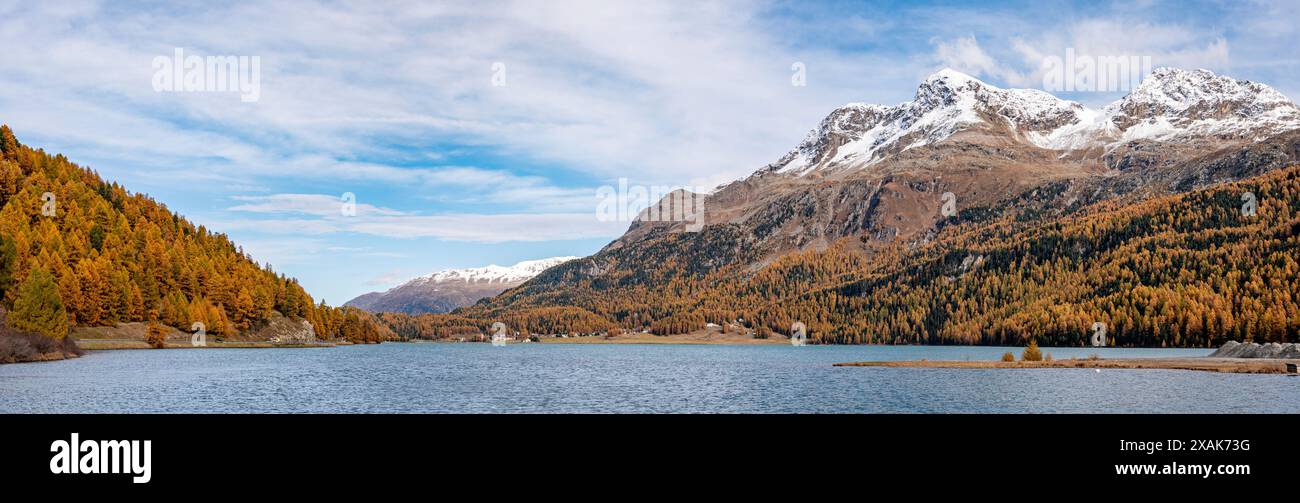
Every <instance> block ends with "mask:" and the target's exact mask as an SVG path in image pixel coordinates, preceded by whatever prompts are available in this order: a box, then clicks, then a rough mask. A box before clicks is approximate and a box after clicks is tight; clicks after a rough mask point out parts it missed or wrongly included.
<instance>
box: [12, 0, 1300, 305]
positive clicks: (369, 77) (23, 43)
mask: <svg viewBox="0 0 1300 503" xmlns="http://www.w3.org/2000/svg"><path fill="white" fill-rule="evenodd" d="M373 4H375V2H313V1H285V2H274V3H269V2H268V3H240V4H238V5H231V6H227V5H217V4H213V3H211V2H194V3H190V4H180V5H171V4H161V3H154V2H147V3H146V2H141V3H131V2H102V3H101V2H94V1H76V0H72V1H59V2H18V1H8V0H0V47H4V55H5V56H4V64H3V67H4V71H2V72H0V122H4V123H7V124H9V125H11V126H12V127H13V128H14V130H15V132H16V133H17V134H18V136H19V138H20V139H21V140H22V141H24V142H25V143H27V144H29V145H33V146H37V147H41V148H45V149H47V150H50V151H54V152H61V153H64V154H66V155H68V156H69V157H70V158H71V159H73V160H74V161H77V162H79V163H81V164H83V165H88V166H90V167H92V168H94V169H96V170H98V171H99V172H100V174H102V175H103V176H105V177H106V178H108V179H111V180H115V181H118V182H120V183H122V184H124V185H125V186H126V187H128V188H129V189H131V190H134V191H139V192H145V193H148V194H150V195H152V196H154V197H155V198H157V199H158V200H160V201H162V202H164V203H166V204H167V205H168V206H169V207H170V208H171V209H173V210H176V211H178V212H180V213H181V214H183V215H185V216H186V217H188V218H190V219H191V220H193V221H195V222H197V223H199V224H203V225H206V226H208V227H209V228H212V229H214V230H217V231H220V232H226V233H228V234H229V235H230V236H231V237H232V238H233V239H234V240H235V241H236V242H237V243H239V244H241V245H243V246H244V248H245V249H246V250H248V251H249V252H250V253H251V254H252V255H253V256H254V257H255V258H256V259H258V260H259V261H263V262H269V263H271V264H272V265H273V266H274V267H275V268H276V269H277V270H278V271H282V272H285V273H288V274H290V275H293V276H296V277H298V278H300V279H301V280H302V282H303V284H304V286H306V287H307V289H308V291H310V292H311V293H312V294H313V295H315V296H317V297H318V298H322V297H323V298H324V299H325V300H327V301H328V302H330V303H331V304H340V303H342V302H344V301H346V300H348V299H350V298H352V297H354V296H356V295H358V294H361V293H364V292H367V291H372V290H382V289H385V288H388V287H391V286H393V285H395V284H397V283H400V282H401V281H403V280H405V279H409V278H411V277H414V276H418V275H422V274H426V273H428V272H431V271H433V270H436V269H441V268H447V267H474V266H482V265H487V264H490V263H496V264H501V265H505V264H510V263H514V262H516V261H519V260H526V259H533V258H541V257H548V256H556V255H586V254H590V253H592V252H594V251H596V250H598V249H599V248H600V247H602V246H603V245H604V244H606V243H607V242H608V241H609V240H610V239H612V238H614V237H617V235H618V234H620V233H621V232H622V230H623V229H625V228H626V222H601V221H599V220H598V219H597V218H596V216H595V209H596V201H597V200H596V189H597V188H598V187H600V186H603V185H616V184H617V183H618V179H619V178H627V179H628V180H629V181H630V183H633V184H646V185H651V184H653V185H673V186H681V185H688V186H694V187H713V186H716V185H717V184H720V183H724V182H726V181H729V180H732V179H735V178H737V177H741V176H744V175H746V174H748V173H750V172H752V171H754V170H756V169H758V168H760V167H762V166H764V165H765V164H767V163H769V162H771V161H773V160H775V159H776V158H778V157H779V156H780V155H781V154H783V153H784V152H785V151H787V150H788V149H789V148H791V147H792V146H794V145H795V144H796V143H797V142H798V141H799V140H800V139H801V138H802V137H803V135H804V134H806V132H807V131H808V130H809V129H811V128H812V127H813V126H814V125H815V124H816V123H817V122H818V121H819V120H820V119H821V118H822V117H823V116H825V114H826V113H827V112H829V111H830V110H832V109H833V108H835V107H837V106H839V105H842V104H844V103H847V102H869V103H882V104H894V103H898V102H901V101H905V100H907V99H910V98H911V96H912V94H913V93H914V91H915V89H916V85H917V84H918V83H919V82H920V81H921V80H922V79H924V78H925V76H926V75H928V74H930V73H932V72H934V71H935V70H938V69H941V68H944V67H952V68H955V69H957V70H961V71H964V72H966V73H970V74H972V75H975V76H977V77H979V78H981V79H982V80H985V81H986V82H989V83H992V84H994V85H999V86H1004V87H1041V82H1042V77H1041V73H1039V69H1040V66H1041V62H1042V60H1043V58H1044V57H1046V56H1054V55H1055V56H1063V55H1064V53H1065V51H1066V49H1067V48H1068V49H1074V50H1075V51H1076V52H1078V53H1080V54H1092V55H1097V56H1117V55H1141V56H1150V57H1151V58H1152V60H1153V62H1154V64H1155V66H1178V67H1184V68H1192V67H1196V68H1207V69H1210V70H1213V71H1215V72H1218V73H1222V74H1227V75H1231V76H1234V77H1237V78H1242V79H1250V80H1256V81H1261V82H1264V83H1267V84H1269V85H1272V86H1273V87H1275V88H1277V89H1278V90H1280V91H1281V92H1283V93H1284V94H1287V95H1288V96H1292V97H1295V96H1297V95H1300V80H1298V79H1297V77H1300V60H1297V56H1296V51H1295V46H1296V40H1297V38H1296V33H1295V29H1294V28H1293V26H1294V21H1295V20H1296V19H1300V7H1297V5H1296V2H1205V3H1196V2H1158V1H1147V2H1142V1H1138V2H1133V1H1126V2H1115V3H1104V2H1102V3H1097V2H1050V1H1048V2H1041V1H1039V2H1011V3H985V2H933V3H922V2H823V3H813V2H762V1H750V2H700V1H688V2H653V3H651V2H631V1H627V2H622V1H609V0H601V1H592V2H573V3H570V2H551V1H547V2H542V1H534V0H525V1H519V2H494V3H485V2H437V3H428V4H418V3H411V4H395V5H392V6H390V5H384V6H378V5H373ZM176 48H183V49H184V50H185V51H186V52H187V53H189V54H194V55H200V56H225V55H234V56H257V57H258V58H259V60H260V62H261V68H260V73H261V75H260V77H261V79H260V97H259V99H258V100H257V101H255V102H243V101H241V99H240V97H239V95H238V94H237V93H228V92H198V93H169V92H158V91H155V89H154V87H153V85H152V79H153V77H154V74H155V71H154V68H153V67H152V64H153V61H154V58H155V57H158V56H170V55H171V54H173V51H174V50H175V49H176ZM796 62H799V63H803V65H804V67H805V68H806V77H807V79H806V82H807V85H806V86H792V85H791V73H792V72H791V67H792V65H793V64H794V63H796ZM496 63H502V64H503V65H504V68H505V72H504V79H505V80H504V83H505V85H504V86H494V85H493V82H494V81H493V78H494V77H495V76H499V72H495V71H494V64H496ZM1061 96H1062V97H1064V98H1067V99H1073V100H1077V101H1080V102H1082V103H1084V104H1085V105H1089V106H1094V107H1096V106H1101V105H1104V104H1105V103H1107V102H1109V101H1111V100H1113V99H1115V98H1117V97H1118V96H1119V94H1118V93H1071V94H1068V95H1061ZM349 192H350V193H353V194H355V195H356V198H357V214H356V216H343V215H341V214H340V212H339V208H340V197H341V195H342V194H344V193H349Z"/></svg>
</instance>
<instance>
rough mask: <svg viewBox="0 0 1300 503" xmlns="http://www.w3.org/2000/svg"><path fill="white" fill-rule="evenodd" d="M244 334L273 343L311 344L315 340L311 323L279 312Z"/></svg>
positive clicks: (253, 338) (250, 338)
mask: <svg viewBox="0 0 1300 503" xmlns="http://www.w3.org/2000/svg"><path fill="white" fill-rule="evenodd" d="M246 336H247V338H248V339H249V340H259V341H267V342H271V343H275V344H311V343H315V342H317V340H316V330H315V329H314V328H313V327H312V326H311V323H309V322H308V321H307V320H304V319H301V318H299V319H293V318H288V317H286V316H284V315H282V314H280V313H273V314H272V315H271V318H270V319H269V320H267V321H266V322H265V324H262V325H260V326H257V327H254V328H253V330H252V331H250V333H248V334H246Z"/></svg>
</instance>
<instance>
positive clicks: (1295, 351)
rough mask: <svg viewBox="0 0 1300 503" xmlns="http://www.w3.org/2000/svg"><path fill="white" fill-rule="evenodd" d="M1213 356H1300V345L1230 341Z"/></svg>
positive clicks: (1212, 355)
mask: <svg viewBox="0 0 1300 503" xmlns="http://www.w3.org/2000/svg"><path fill="white" fill-rule="evenodd" d="M1210 357H1212V358H1300V345H1298V344H1295V343H1287V344H1279V343H1276V342H1270V343H1268V344H1255V343H1253V342H1247V343H1245V344H1242V343H1240V342H1237V341H1228V343H1227V344H1224V345H1223V347H1221V348H1219V349H1218V350H1215V351H1214V352H1213V353H1211V354H1210Z"/></svg>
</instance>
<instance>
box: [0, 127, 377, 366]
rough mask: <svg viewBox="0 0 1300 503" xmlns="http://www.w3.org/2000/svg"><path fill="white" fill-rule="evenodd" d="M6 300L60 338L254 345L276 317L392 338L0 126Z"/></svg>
mask: <svg viewBox="0 0 1300 503" xmlns="http://www.w3.org/2000/svg"><path fill="white" fill-rule="evenodd" d="M0 304H3V306H5V307H7V308H9V310H10V312H9V317H8V318H9V319H8V324H9V325H10V326H11V327H12V328H14V329H17V330H21V331H24V332H28V333H38V334H41V335H42V336H44V337H48V338H51V339H54V340H61V339H63V338H64V337H66V336H67V333H68V327H69V326H105V325H109V326H111V325H113V324H116V323H126V322H148V321H159V322H161V323H164V324H166V325H170V326H173V327H176V328H178V329H180V330H184V331H189V330H191V327H192V326H193V324H194V323H195V322H202V323H203V324H204V325H205V326H206V329H207V332H208V334H210V335H211V336H214V337H216V338H219V339H220V338H240V337H245V338H246V337H254V336H255V334H256V331H257V328H258V327H259V326H261V325H262V324H264V323H266V322H267V321H268V320H270V319H271V318H272V317H273V316H274V314H275V313H279V314H282V315H283V316H286V317H289V318H292V319H306V320H308V321H309V322H311V324H312V326H313V327H314V329H315V332H316V336H317V337H318V338H322V339H346V340H350V341H355V342H378V341H381V340H384V339H387V338H391V337H393V334H392V333H391V331H389V330H388V329H387V328H386V327H385V326H383V325H381V324H379V323H376V320H375V319H374V318H373V316H371V315H369V314H367V313H363V312H358V311H356V310H353V309H339V308H333V307H330V306H327V305H325V304H324V303H323V302H322V303H319V304H317V303H315V301H314V300H313V299H312V298H311V296H310V295H308V294H307V293H306V292H305V291H304V290H303V288H302V287H301V286H300V285H299V284H298V282H297V280H295V279H293V278H289V277H286V276H284V275H283V274H278V273H276V272H274V271H273V270H272V269H271V268H270V266H267V265H260V264H258V263H257V262H256V261H254V260H253V259H252V258H250V257H249V256H248V255H247V254H245V253H244V252H243V250H242V249H240V248H239V247H238V246H236V245H235V244H234V243H232V242H231V241H230V240H229V239H228V238H227V237H226V236H225V235H224V234H219V233H214V232H212V231H210V230H208V229H206V228H204V227H203V226H196V225H194V224H193V223H190V222H189V221H187V220H185V219H184V218H183V217H181V216H180V215H177V214H176V213H174V212H172V211H170V210H168V209H167V207H166V206H165V205H163V204H161V203H159V202H157V201H154V200H153V199H151V198H149V197H148V196H145V195H143V194H138V193H134V194H133V193H130V192H128V191H127V190H126V189H125V188H123V187H121V186H120V185H118V184H116V183H109V182H106V181H104V180H103V179H101V178H100V177H99V175H98V174H96V173H95V172H94V171H92V170H90V169H87V168H84V167H81V166H78V165H76V164H73V163H72V162H71V161H69V160H68V159H67V158H66V157H64V156H62V155H53V154H49V153H46V152H44V151H43V150H38V149H33V148H30V147H27V146H25V145H22V144H21V143H19V142H18V140H17V138H15V137H14V134H13V132H12V131H11V130H10V128H9V127H8V126H0Z"/></svg>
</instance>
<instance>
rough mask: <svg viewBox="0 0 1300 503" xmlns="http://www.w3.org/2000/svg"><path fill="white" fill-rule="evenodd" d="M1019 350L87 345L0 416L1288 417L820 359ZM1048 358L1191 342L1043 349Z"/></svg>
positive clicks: (1151, 375) (1058, 376)
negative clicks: (1175, 414) (113, 347)
mask: <svg viewBox="0 0 1300 503" xmlns="http://www.w3.org/2000/svg"><path fill="white" fill-rule="evenodd" d="M1005 351H1012V352H1014V353H1016V354H1017V355H1018V354H1019V352H1020V348H998V347H952V346H943V347H936V346H806V347H797V348H796V347H790V346H775V345H774V346H706V345H599V344H593V345H586V344H554V345H551V344H519V345H510V346H506V347H493V346H491V345H489V344H429V343H416V344H401V343H389V344H382V345H365V346H345V347H337V348H303V349H177V350H119V351H97V352H90V353H89V354H87V355H86V356H84V357H82V358H78V359H73V360H65V361H58V362H47V363H27V364H12V365H0V412H5V413H13V412H49V413H69V412H76V413H79V412H87V413H104V412H342V413H351V412H464V413H477V412H523V413H542V412H547V413H552V412H653V413H659V412H735V413H786V412H826V413H836V412H866V413H873V412H906V413H935V412H940V413H942V412H967V413H998V412H1076V413H1085V412H1133V413H1151V412H1155V413H1165V412H1170V413H1172V412H1187V413H1196V412H1209V413H1232V412H1288V413H1296V412H1300V378H1295V377H1287V376H1283V375H1246V374H1218V373H1209V372H1192V371H1176V370H1102V371H1101V372H1095V371H1093V370H1091V369H1011V370H1007V369H927V368H879V367H832V366H831V364H832V363H836V362H848V361H860V360H911V359H920V358H928V359H931V360H964V359H971V360H980V359H985V360H995V359H997V358H998V357H999V356H1000V355H1001V354H1002V353H1003V352H1005ZM1044 352H1051V353H1052V354H1053V356H1054V357H1055V358H1057V359H1063V358H1070V357H1071V356H1073V357H1078V358H1086V357H1088V355H1091V354H1098V355H1100V356H1101V357H1103V358H1106V357H1112V358H1121V357H1122V358H1136V357H1162V356H1202V355H1207V354H1209V353H1210V350H1207V349H1120V348H1100V349H1094V348H1044Z"/></svg>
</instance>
